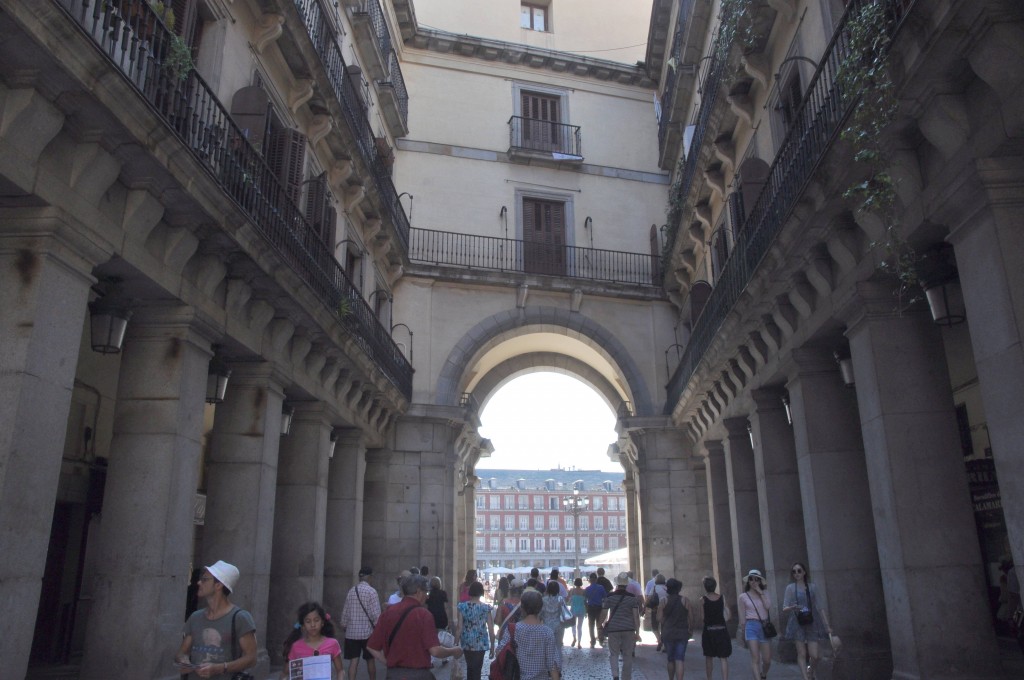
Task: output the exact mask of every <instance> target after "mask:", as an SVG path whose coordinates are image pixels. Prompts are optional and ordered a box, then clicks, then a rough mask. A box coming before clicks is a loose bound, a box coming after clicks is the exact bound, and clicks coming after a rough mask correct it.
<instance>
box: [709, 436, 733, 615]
mask: <svg viewBox="0 0 1024 680" xmlns="http://www.w3.org/2000/svg"><path fill="white" fill-rule="evenodd" d="M704 450H705V451H707V454H708V455H707V484H708V492H707V493H708V516H709V524H710V525H711V559H712V573H713V574H714V575H715V578H716V579H717V580H718V589H719V592H720V593H721V594H722V597H724V598H725V601H726V602H735V601H736V597H737V595H738V593H737V592H736V563H735V561H734V560H733V555H732V525H731V520H730V517H731V513H730V510H729V479H728V473H727V472H726V463H725V447H723V446H722V442H721V440H719V439H708V440H705V441H704ZM729 623H730V630H734V629H735V625H736V617H735V616H733V617H732V619H731V620H730V622H729Z"/></svg>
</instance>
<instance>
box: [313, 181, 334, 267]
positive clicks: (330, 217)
mask: <svg viewBox="0 0 1024 680" xmlns="http://www.w3.org/2000/svg"><path fill="white" fill-rule="evenodd" d="M306 221H307V222H308V223H309V226H310V229H311V233H310V234H309V240H310V241H315V242H317V243H319V244H321V245H323V246H325V247H326V250H324V249H323V248H317V247H314V244H313V243H312V242H308V243H307V249H308V250H309V252H310V253H311V254H317V253H326V257H327V258H328V259H333V255H332V253H333V252H334V240H335V234H336V229H337V221H338V212H337V210H336V209H335V207H334V205H333V201H332V196H331V190H330V188H329V185H328V182H327V173H326V172H322V173H320V174H319V175H317V176H316V177H314V178H312V179H310V180H309V181H308V182H306ZM320 264H321V267H323V268H324V271H330V269H328V268H327V267H329V266H330V265H331V262H329V261H325V262H321V263H320Z"/></svg>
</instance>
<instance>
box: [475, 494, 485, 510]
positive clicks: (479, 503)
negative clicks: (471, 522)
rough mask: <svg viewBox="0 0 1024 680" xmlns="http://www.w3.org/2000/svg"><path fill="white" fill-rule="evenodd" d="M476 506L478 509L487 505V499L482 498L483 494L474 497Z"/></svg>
mask: <svg viewBox="0 0 1024 680" xmlns="http://www.w3.org/2000/svg"><path fill="white" fill-rule="evenodd" d="M476 507H478V508H480V509H483V508H485V507H487V499H486V498H484V497H483V496H477V497H476Z"/></svg>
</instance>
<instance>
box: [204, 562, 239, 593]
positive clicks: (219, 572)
mask: <svg viewBox="0 0 1024 680" xmlns="http://www.w3.org/2000/svg"><path fill="white" fill-rule="evenodd" d="M206 571H208V572H210V575H211V576H213V577H214V578H215V579H217V580H218V581H220V582H221V584H222V585H223V586H224V588H225V589H227V591H228V593H229V594H230V593H231V592H232V591H233V590H234V589H235V584H236V583H238V577H239V576H240V574H239V573H238V567H236V566H235V565H233V564H228V563H227V562H225V561H224V560H217V561H216V562H214V563H213V564H212V565H210V566H209V567H206Z"/></svg>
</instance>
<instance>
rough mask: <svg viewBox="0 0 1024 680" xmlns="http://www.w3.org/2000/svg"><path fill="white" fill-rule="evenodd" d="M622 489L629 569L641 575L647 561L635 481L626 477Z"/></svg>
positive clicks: (645, 538)
mask: <svg viewBox="0 0 1024 680" xmlns="http://www.w3.org/2000/svg"><path fill="white" fill-rule="evenodd" d="M622 488H623V490H625V492H626V525H627V526H626V542H627V544H628V545H627V547H628V548H629V555H630V559H631V560H632V561H631V562H630V568H631V569H632V570H633V571H634V572H636V573H643V572H642V569H643V564H644V562H645V561H646V559H647V537H646V536H642V535H641V534H642V532H641V529H640V526H641V524H642V522H641V521H640V503H639V501H638V500H637V496H638V494H637V492H636V481H634V480H633V479H631V478H629V477H627V478H626V479H624V480H622ZM613 576H614V574H613Z"/></svg>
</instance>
